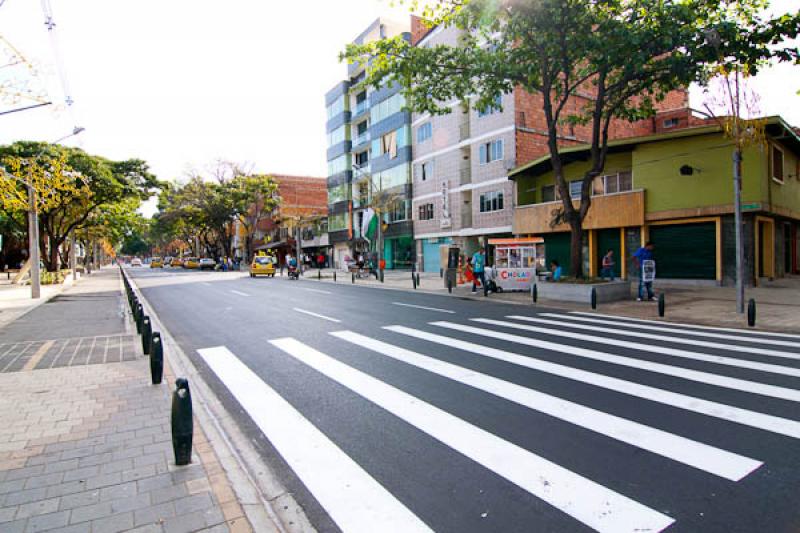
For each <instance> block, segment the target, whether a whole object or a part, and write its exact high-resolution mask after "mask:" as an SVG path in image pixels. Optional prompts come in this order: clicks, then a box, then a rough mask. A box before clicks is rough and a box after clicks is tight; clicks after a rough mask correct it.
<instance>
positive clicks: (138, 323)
mask: <svg viewBox="0 0 800 533" xmlns="http://www.w3.org/2000/svg"><path fill="white" fill-rule="evenodd" d="M143 318H144V308H143V307H142V304H136V333H139V334H141V333H142V319H143Z"/></svg>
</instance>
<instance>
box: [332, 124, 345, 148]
mask: <svg viewBox="0 0 800 533" xmlns="http://www.w3.org/2000/svg"><path fill="white" fill-rule="evenodd" d="M345 139H346V128H345V126H339V127H338V128H336V129H335V130H333V131H332V132H330V133H328V146H333V145H335V144H339V143H340V142H342V141H344V140H345Z"/></svg>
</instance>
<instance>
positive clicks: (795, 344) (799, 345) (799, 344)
mask: <svg viewBox="0 0 800 533" xmlns="http://www.w3.org/2000/svg"><path fill="white" fill-rule="evenodd" d="M538 316H546V317H550V318H556V319H558V320H569V321H578V322H589V323H591V324H603V325H606V326H624V327H626V328H629V329H638V330H646V331H661V332H665V333H673V334H680V335H692V336H696V337H708V338H712V339H726V340H732V341H738V342H758V343H761V344H770V345H773V346H788V347H790V348H796V349H800V338H798V339H797V340H793V341H789V340H785V341H784V340H775V339H772V338H765V337H745V336H743V335H741V334H738V335H734V334H732V333H715V332H713V331H693V330H690V329H686V328H684V329H680V330H676V329H675V328H671V327H665V326H660V325H656V324H634V323H627V324H622V323H620V322H618V321H616V320H603V319H601V318H592V317H589V316H577V315H575V314H569V313H564V314H559V313H540V314H539V315H538ZM564 325H565V326H566V325H567V324H564ZM694 327H697V326H694ZM670 342H675V340H674V338H671V339H670ZM798 358H800V355H798Z"/></svg>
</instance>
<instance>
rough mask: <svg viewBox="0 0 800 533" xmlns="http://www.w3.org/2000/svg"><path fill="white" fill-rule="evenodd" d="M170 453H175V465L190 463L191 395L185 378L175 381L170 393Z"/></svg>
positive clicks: (192, 428)
mask: <svg viewBox="0 0 800 533" xmlns="http://www.w3.org/2000/svg"><path fill="white" fill-rule="evenodd" d="M171 418H172V420H171V421H172V451H173V452H175V464H176V465H178V466H183V465H188V464H189V463H191V462H192V433H193V430H194V426H193V424H194V422H193V420H192V394H191V392H189V381H188V380H187V379H186V378H178V379H176V380H175V392H173V393H172V417H171Z"/></svg>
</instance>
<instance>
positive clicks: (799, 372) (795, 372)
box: [475, 315, 800, 378]
mask: <svg viewBox="0 0 800 533" xmlns="http://www.w3.org/2000/svg"><path fill="white" fill-rule="evenodd" d="M506 318H511V319H514V320H525V321H528V322H542V320H540V319H535V318H527V317H524V316H519V315H510V316H507V317H506ZM475 321H476V322H484V321H485V319H475ZM543 323H545V324H553V325H559V326H564V327H565V328H566V327H570V328H577V329H584V328H582V327H581V326H583V325H584V324H571V323H570V324H564V323H562V322H558V321H554V320H544V321H543ZM502 324H503V325H504V326H508V327H510V328H513V327H515V326H512V325H510V323H505V322H503V323H502ZM588 327H589V328H592V330H591V331H601V332H604V333H620V334H626V333H622V331H623V330H615V329H605V328H601V327H596V326H588ZM531 331H533V330H531ZM535 331H536V333H543V334H545V335H554V336H557V337H567V338H569V339H576V340H583V341H588V342H593V343H595V344H605V345H608V346H619V347H620V348H630V349H632V350H644V351H647V352H651V353H659V354H662V355H669V356H672V357H680V358H683V359H693V360H695V361H703V362H706V363H714V364H718V365H725V366H734V367H737V368H747V369H750V370H758V371H761V372H770V373H772V374H780V375H783V376H791V377H796V378H797V377H800V368H793V367H789V366H783V365H775V364H771V363H762V362H760V361H751V360H749V359H737V358H735V357H726V356H723V355H713V354H706V353H701V352H690V351H688V350H681V349H680V348H669V347H666V346H658V345H652V344H649V345H647V346H645V345H643V344H642V343H639V342H631V341H624V340H619V339H611V338H608V337H603V336H599V335H584V334H582V333H576V332H574V331H567V330H555V329H550V328H536V330H535ZM633 333H634V334H635V335H636V336H642V337H644V338H648V335H647V334H646V333H641V332H633ZM672 342H678V341H677V340H675V341H672ZM798 357H800V354H798Z"/></svg>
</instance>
